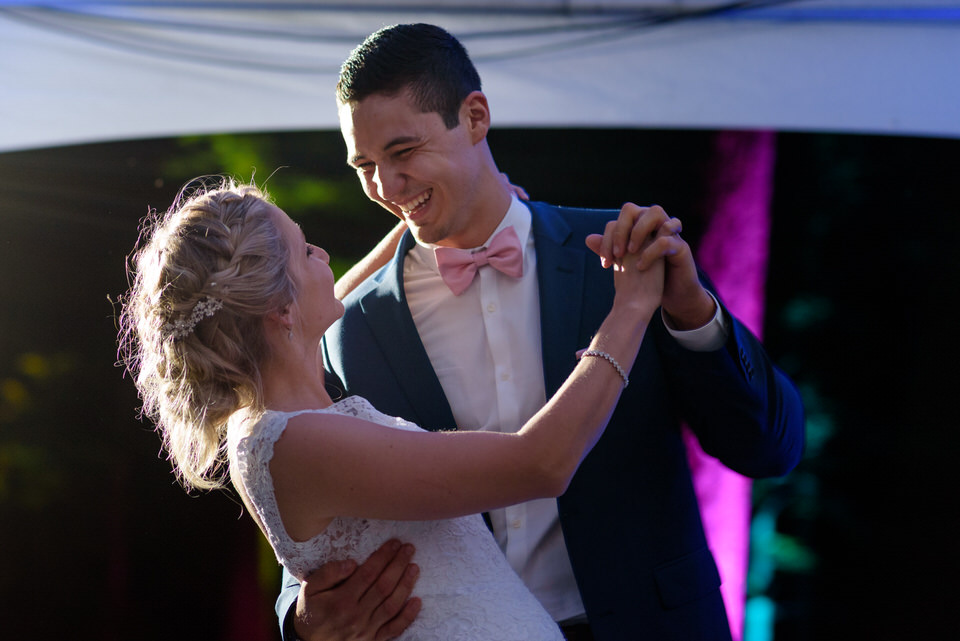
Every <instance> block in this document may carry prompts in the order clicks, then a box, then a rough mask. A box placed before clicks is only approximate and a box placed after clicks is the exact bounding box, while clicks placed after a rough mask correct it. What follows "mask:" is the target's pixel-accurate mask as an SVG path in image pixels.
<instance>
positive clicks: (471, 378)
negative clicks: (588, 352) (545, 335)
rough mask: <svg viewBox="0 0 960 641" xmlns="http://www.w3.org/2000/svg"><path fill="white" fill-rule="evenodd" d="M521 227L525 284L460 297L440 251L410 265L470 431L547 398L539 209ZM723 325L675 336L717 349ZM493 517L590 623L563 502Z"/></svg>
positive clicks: (436, 362)
mask: <svg viewBox="0 0 960 641" xmlns="http://www.w3.org/2000/svg"><path fill="white" fill-rule="evenodd" d="M511 225H512V226H513V227H514V230H515V231H516V232H517V236H518V237H519V239H520V245H521V247H522V248H523V276H521V277H520V278H513V277H511V276H507V275H505V274H502V273H500V272H499V271H497V270H496V269H494V268H492V267H490V266H489V265H486V266H484V267H481V268H480V269H479V270H478V272H477V276H476V277H475V278H474V280H473V282H472V283H471V284H470V286H469V287H468V288H467V289H466V291H464V292H463V293H462V294H461V295H460V296H454V295H453V293H452V292H451V291H450V289H449V288H448V287H447V285H446V284H445V283H444V282H443V280H442V279H441V278H440V273H439V271H438V269H437V261H436V258H435V256H434V252H433V249H434V247H435V246H433V245H427V244H417V245H415V246H414V247H413V248H412V249H411V250H410V252H409V254H408V256H407V259H406V261H405V263H404V270H403V282H404V290H405V292H406V296H407V303H408V304H409V307H410V311H411V313H412V315H413V320H414V323H415V324H416V327H417V331H418V332H419V334H420V338H421V340H422V341H423V345H424V347H425V348H426V351H427V355H428V356H429V358H430V362H431V364H432V366H433V369H434V371H435V372H436V373H437V376H438V378H439V379H440V384H441V386H442V387H443V391H444V394H446V397H447V400H448V401H449V403H450V407H451V409H452V410H453V416H454V419H455V420H456V423H457V427H458V428H459V429H461V430H488V431H499V432H516V431H517V430H519V429H520V427H521V426H523V424H524V423H525V422H526V421H527V420H528V419H530V417H532V416H533V415H534V414H535V413H536V412H537V411H538V410H539V409H540V408H541V407H543V405H544V403H545V402H546V391H545V388H544V380H543V359H542V354H541V349H540V347H541V344H540V305H539V285H538V282H537V266H536V252H535V249H534V243H533V234H532V233H531V217H530V210H529V209H527V207H526V206H525V205H523V204H522V203H521V202H520V201H519V200H517V199H516V198H513V199H512V202H511V204H510V207H509V209H508V210H507V212H506V214H505V215H504V218H503V220H502V221H501V222H500V224H499V225H498V226H497V228H496V229H495V230H494V232H493V233H494V234H496V233H497V232H499V231H500V230H501V229H504V228H506V227H508V226H511ZM492 236H493V234H491V238H492ZM487 242H489V239H488V240H487ZM597 260H599V258H598V259H597ZM722 323H723V319H722V318H721V316H720V313H719V305H718V315H717V317H716V318H715V319H714V322H713V323H711V325H708V326H707V328H701V329H700V330H694V333H691V332H672V333H674V335H680V336H679V338H680V340H681V341H682V340H683V338H684V337H683V335H689V336H690V338H692V339H694V340H693V343H694V345H688V346H690V347H691V348H692V349H701V350H703V349H713V348H715V347H716V346H718V345H720V344H722V343H723V340H724V338H725V330H724V327H723V325H722ZM704 334H706V336H705V337H704ZM718 340H719V342H718ZM685 344H686V343H685ZM582 347H586V345H583V346H582ZM490 518H491V522H492V524H493V531H494V535H495V537H496V539H497V542H498V543H499V544H500V547H501V549H502V550H503V552H504V554H505V555H506V557H507V560H508V561H509V562H510V565H511V566H512V567H513V569H514V570H515V571H516V572H517V574H519V575H520V577H521V579H523V581H524V583H525V584H526V585H527V587H528V588H529V589H530V590H531V591H532V592H533V593H534V595H535V596H536V597H537V599H539V601H540V602H541V603H542V604H543V606H544V607H545V608H546V610H547V611H548V612H549V613H550V614H551V616H553V618H554V620H556V621H564V620H568V619H573V618H577V617H582V616H583V614H584V607H583V603H582V601H581V599H580V593H579V590H578V589H577V585H576V581H575V579H574V577H573V569H572V568H571V566H570V560H569V558H568V556H567V550H566V545H565V543H564V540H563V533H562V532H561V530H560V520H559V515H558V513H557V502H556V499H540V500H535V501H529V502H527V503H522V504H520V505H514V506H511V507H508V508H505V509H501V510H494V511H492V512H491V513H490Z"/></svg>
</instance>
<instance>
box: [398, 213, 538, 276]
mask: <svg viewBox="0 0 960 641" xmlns="http://www.w3.org/2000/svg"><path fill="white" fill-rule="evenodd" d="M530 221H531V217H530V210H529V209H528V208H527V206H526V205H524V204H523V203H522V202H520V199H519V198H517V197H516V196H514V195H511V196H510V206H509V207H508V208H507V212H506V213H505V214H504V215H503V220H501V221H500V224H499V225H497V228H496V229H494V230H493V233H492V234H490V237H489V238H487V239H486V240H485V241H484V242H483V244H482V245H478V246H477V247H483V246H484V245H487V244H488V243H489V242H490V240H491V239H492V238H493V237H494V236H496V235H497V234H498V233H500V231H502V230H504V229H506V228H507V227H510V226H513V230H514V231H515V232H517V238H518V239H519V240H520V247H521V249H522V250H523V255H524V258H526V255H527V246H528V244H529V243H528V241H529V240H530V227H531V222H530ZM437 247H439V245H435V244H433V243H422V242H420V241H419V240H418V241H416V244H414V246H413V247H412V248H411V249H410V253H414V254H416V255H417V257H418V258H419V259H420V260H421V261H423V262H424V263H425V264H427V265H429V266H430V267H431V268H432V269H434V270H436V269H437V258H436V256H435V255H434V253H433V250H434V249H436V248H437ZM477 247H472V248H470V249H477Z"/></svg>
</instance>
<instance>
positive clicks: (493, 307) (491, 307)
mask: <svg viewBox="0 0 960 641" xmlns="http://www.w3.org/2000/svg"><path fill="white" fill-rule="evenodd" d="M487 311H488V312H490V313H491V314H492V313H493V312H495V311H497V304H496V303H488V304H487Z"/></svg>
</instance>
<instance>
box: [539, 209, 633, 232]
mask: <svg viewBox="0 0 960 641" xmlns="http://www.w3.org/2000/svg"><path fill="white" fill-rule="evenodd" d="M529 205H530V209H531V211H532V212H533V215H534V218H535V219H537V222H538V223H539V224H541V225H543V224H545V225H547V226H548V227H549V226H554V225H555V226H556V227H555V228H556V229H559V228H563V227H566V228H567V229H568V230H569V231H570V232H571V233H572V234H573V235H574V236H579V237H584V236H587V235H588V234H601V233H603V230H604V226H605V225H606V224H607V222H609V221H611V220H615V219H616V218H617V216H618V215H619V214H620V211H619V210H617V209H590V208H586V207H564V206H559V205H551V204H549V203H543V202H531V203H529Z"/></svg>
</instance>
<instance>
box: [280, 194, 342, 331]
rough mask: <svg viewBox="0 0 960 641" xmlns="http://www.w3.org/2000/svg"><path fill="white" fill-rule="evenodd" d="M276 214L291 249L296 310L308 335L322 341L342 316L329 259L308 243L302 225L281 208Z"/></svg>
mask: <svg viewBox="0 0 960 641" xmlns="http://www.w3.org/2000/svg"><path fill="white" fill-rule="evenodd" d="M273 215H274V217H275V219H276V220H277V221H278V222H277V224H278V226H279V228H280V231H281V233H282V234H283V237H284V240H285V242H286V244H287V247H288V248H289V250H290V259H289V264H288V271H289V273H290V277H291V279H292V280H293V282H294V284H295V285H296V286H297V299H296V301H295V303H296V304H295V307H296V308H297V309H298V310H299V314H300V321H299V322H300V323H302V329H303V331H304V333H305V334H309V335H313V334H316V336H315V337H316V339H317V340H318V341H319V338H320V336H322V335H323V332H325V331H326V330H327V328H328V327H330V325H331V324H333V322H334V321H336V320H337V319H338V318H340V317H341V316H343V303H341V302H340V301H339V300H338V299H337V297H336V296H335V295H334V292H333V282H334V277H333V271H332V270H331V269H330V256H329V255H328V254H327V252H325V251H324V250H323V249H321V248H320V247H317V246H316V245H313V244H310V243H308V242H307V240H306V238H305V237H304V235H303V230H302V229H300V226H299V225H298V224H297V223H295V222H293V220H291V219H290V217H289V216H287V214H286V213H284V212H283V210H281V209H280V208H279V207H273Z"/></svg>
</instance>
